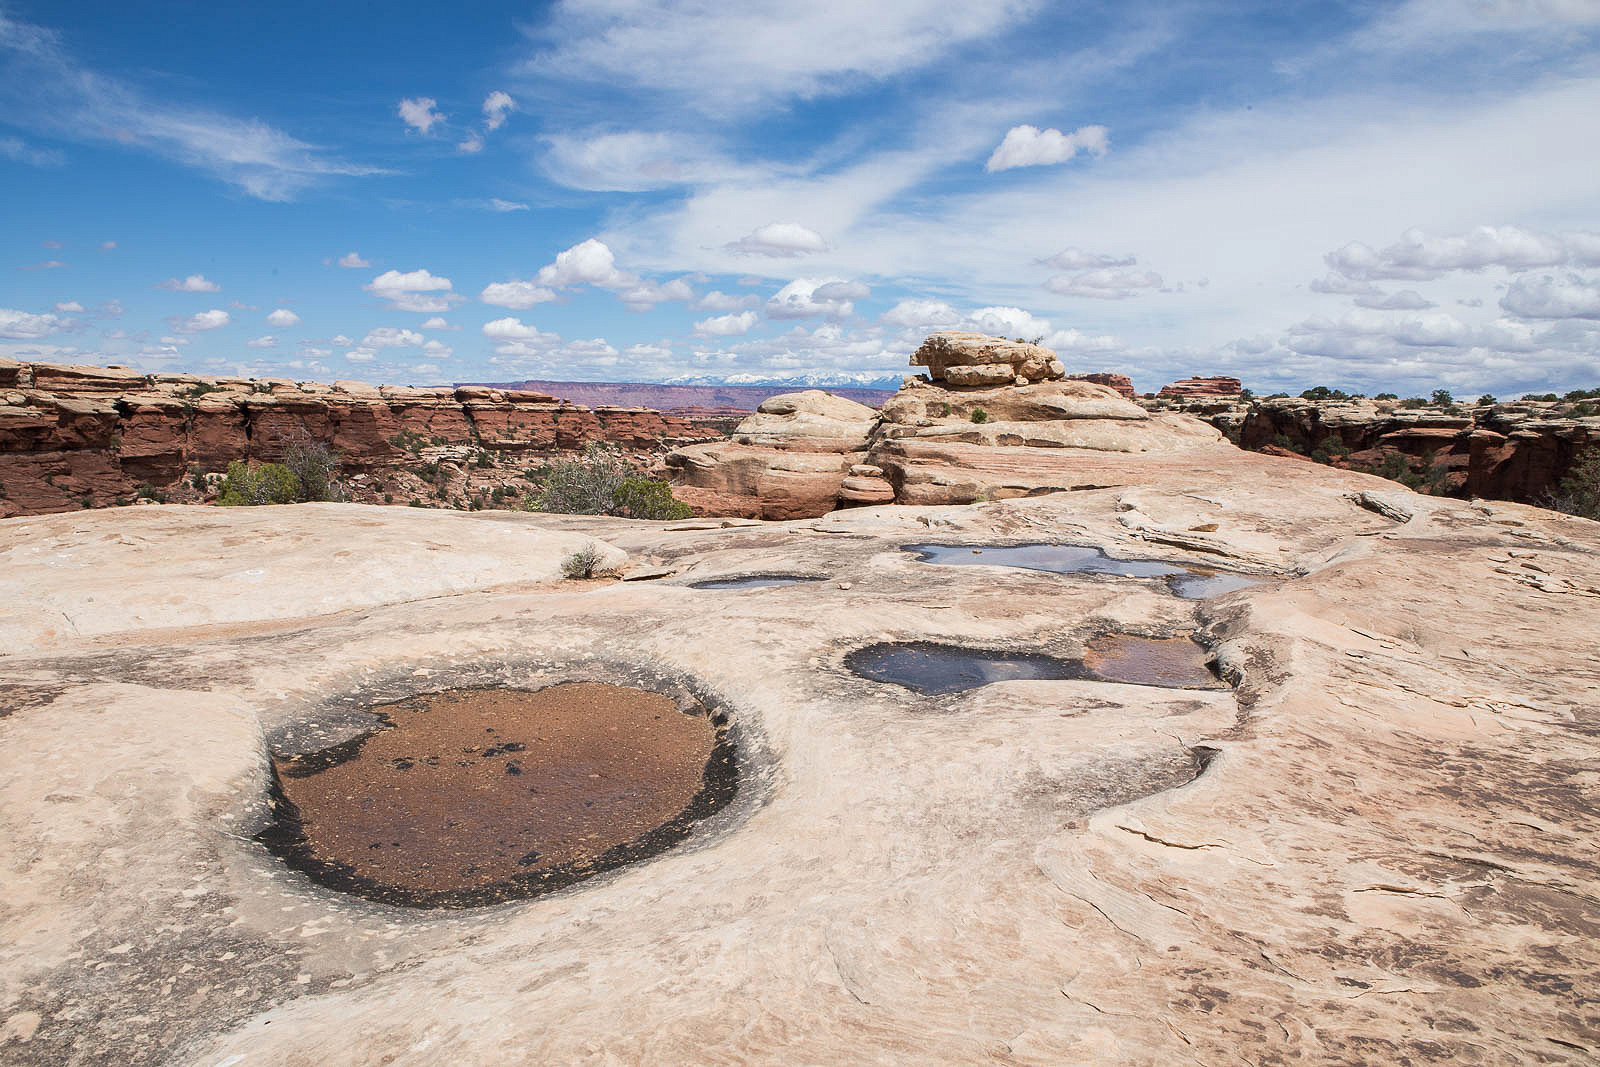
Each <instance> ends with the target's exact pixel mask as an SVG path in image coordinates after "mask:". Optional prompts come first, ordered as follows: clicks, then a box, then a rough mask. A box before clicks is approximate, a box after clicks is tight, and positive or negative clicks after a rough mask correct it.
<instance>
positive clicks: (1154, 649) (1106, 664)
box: [1083, 634, 1225, 689]
mask: <svg viewBox="0 0 1600 1067" xmlns="http://www.w3.org/2000/svg"><path fill="white" fill-rule="evenodd" d="M1083 665H1084V667H1085V668H1086V669H1087V670H1088V671H1089V672H1090V673H1091V674H1092V675H1093V676H1094V677H1096V678H1102V679H1104V680H1106V681H1111V682H1131V683H1133V684H1134V685H1159V686H1164V687H1167V688H1169V689H1195V688H1201V687H1204V688H1225V683H1223V682H1221V681H1220V680H1218V678H1217V676H1216V674H1214V673H1213V672H1212V670H1211V667H1210V664H1209V656H1208V655H1207V654H1206V650H1205V649H1204V648H1203V647H1201V646H1200V645H1198V644H1196V643H1195V642H1194V640H1193V639H1192V638H1189V637H1138V636H1135V635H1133V634H1104V635H1102V636H1100V637H1096V638H1094V639H1092V640H1091V641H1089V642H1088V643H1087V644H1085V645H1084V647H1083Z"/></svg>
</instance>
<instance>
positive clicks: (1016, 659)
mask: <svg viewBox="0 0 1600 1067" xmlns="http://www.w3.org/2000/svg"><path fill="white" fill-rule="evenodd" d="M844 665H845V668H846V669H847V670H849V671H851V672H852V673H854V674H857V675H860V676H861V677H863V678H866V679H869V680H870V681H874V682H888V683H890V684H892V685H898V686H903V687H905V688H906V689H910V690H912V691H913V692H916V693H922V694H925V695H928V696H942V695H945V694H949V693H961V692H965V691H966V690H968V689H977V688H979V687H981V686H985V685H992V684H993V683H995V682H1018V681H1039V680H1062V679H1065V680H1068V681H1096V682H1125V683H1128V684H1130V685H1154V686H1162V687H1165V688H1171V689H1196V688H1226V684H1225V683H1223V682H1221V681H1219V680H1218V679H1217V677H1216V675H1215V674H1214V673H1213V672H1212V670H1211V668H1210V666H1209V665H1208V656H1207V654H1206V650H1205V649H1204V648H1202V647H1201V646H1200V645H1198V644H1196V643H1195V641H1194V640H1193V639H1192V638H1190V637H1187V636H1180V637H1164V638H1163V637H1139V636H1135V635H1132V634H1120V633H1112V634H1103V635H1101V636H1099V637H1096V638H1093V639H1091V640H1090V641H1089V642H1088V643H1087V644H1086V645H1085V646H1084V656H1083V659H1082V660H1072V659H1063V658H1061V657H1058V656H1051V655H1047V654H1045V653H1042V652H1004V651H1000V650H998V649H989V648H967V647H965V646H962V645H949V644H942V643H939V642H936V641H904V642H892V641H886V642H880V643H878V644H874V645H868V646H866V647H865V648H859V649H856V650H855V651H854V652H851V653H850V654H849V655H847V656H845V659H844Z"/></svg>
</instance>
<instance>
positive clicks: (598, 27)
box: [0, 0, 1600, 396]
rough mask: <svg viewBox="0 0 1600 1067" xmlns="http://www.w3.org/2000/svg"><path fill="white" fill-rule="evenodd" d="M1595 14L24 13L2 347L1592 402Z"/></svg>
mask: <svg viewBox="0 0 1600 1067" xmlns="http://www.w3.org/2000/svg"><path fill="white" fill-rule="evenodd" d="M1597 44H1600V0H1399V2H1388V3H1380V2H1367V3H1353V4H1333V3H1314V4H1313V3H1293V2H1288V3H1283V2H1280V3H1267V4H1260V5H1251V4H1245V3H1216V2H1210V3H1203V2H1197V3H1164V4H1153V3H1152V4H1127V3H1082V4H1047V3H1038V2H1032V0H1001V2H995V3H982V2H976V3H968V4H964V5H952V4H948V3H944V2H940V0H880V2H877V3H873V4H861V3H828V2H822V3H814V4H810V5H799V4H793V3H781V2H777V0H749V2H746V3H742V4H738V5H730V4H721V3H713V2H710V0H698V2H664V0H656V2H645V0H577V2H569V3H560V4H554V5H537V4H519V5H497V4H493V3H478V4H472V5H462V6H460V7H450V6H448V5H447V6H446V7H443V8H441V7H439V6H437V5H416V6H415V7H409V6H405V7H393V6H391V7H386V8H384V9H382V10H378V9H373V8H368V7H361V6H356V5H345V4H328V3H321V4H314V5H313V4H296V3H278V4H274V5H271V6H270V7H261V6H257V5H250V6H246V5H213V6H211V7H209V8H205V7H202V6H201V5H193V4H191V3H175V2H153V3H146V4H140V5H128V4H110V3H76V4H71V5H68V4H62V3H39V2H20V0H0V219H3V222H4V225H3V226H0V249H3V257H4V258H3V260H0V286H3V288H0V355H5V356H9V357H11V358H16V359H41V360H51V361H56V362H86V363H120V364H124V365H128V366H135V367H140V368H144V369H149V370H170V371H189V372H197V373H209V374H238V373H242V374H247V375H252V376H283V377H290V378H296V379H316V380H334V379H340V378H356V379H362V380H366V381H381V382H397V383H399V382H409V383H416V384H429V383H439V382H450V381H482V380H497V381H498V380H512V379H521V378H557V379H568V380H616V381H662V380H672V379H683V378H690V379H702V378H703V379H715V380H733V381H740V380H752V379H764V378H786V377H791V376H798V375H803V374H812V375H820V376H823V377H824V378H828V379H831V380H835V381H839V382H844V381H848V380H851V379H857V380H866V379H878V378H884V377H896V376H898V375H900V374H902V373H909V368H907V365H906V357H907V355H908V354H909V353H910V352H911V351H912V349H914V348H915V347H916V345H917V343H918V342H919V341H920V339H921V338H922V337H923V336H924V335H925V334H927V333H929V332H932V331H933V330H936V329H951V328H967V329H979V330H984V331H986V332H993V333H1003V334H1006V335H1009V336H1023V337H1029V338H1032V337H1041V336H1042V337H1044V338H1045V339H1046V342H1047V343H1049V344H1051V345H1052V346H1053V347H1055V348H1056V349H1057V350H1058V352H1060V354H1061V356H1062V358H1063V360H1064V361H1065V362H1066V363H1067V364H1068V366H1069V368H1071V369H1072V370H1075V371H1094V370H1115V371H1122V372H1125V373H1129V374H1131V375H1132V376H1133V377H1134V380H1135V383H1136V385H1138V387H1139V388H1141V389H1155V388H1158V387H1159V386H1161V385H1162V384H1164V383H1165V382H1167V381H1170V380H1172V379H1174V378H1177V377H1183V376H1187V375H1190V374H1234V375H1237V376H1239V377H1241V378H1243V379H1245V381H1246V382H1247V383H1248V384H1250V385H1252V386H1254V387H1255V388H1256V389H1257V390H1258V391H1263V392H1265V391H1271V390H1275V389H1293V390H1298V389H1300V388H1304V387H1306V386H1309V385H1314V384H1330V385H1338V386H1344V387H1346V388H1360V389H1364V390H1367V391H1378V390H1381V389H1389V390H1393V391H1395V392H1402V393H1410V392H1417V391H1425V390H1427V389H1432V388H1435V387H1445V388H1449V389H1451V390H1453V391H1454V392H1456V393H1457V394H1458V395H1469V394H1470V395H1476V394H1477V393H1479V392H1483V391H1489V392H1495V393H1498V394H1501V395H1508V396H1509V395H1515V394H1516V393H1518V392H1521V391H1525V390H1534V391H1543V390H1545V389H1550V388H1554V389H1566V388H1572V387H1576V386H1591V385H1596V384H1600V177H1597V176H1600V49H1597Z"/></svg>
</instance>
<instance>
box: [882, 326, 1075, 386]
mask: <svg viewBox="0 0 1600 1067" xmlns="http://www.w3.org/2000/svg"><path fill="white" fill-rule="evenodd" d="M911 365H912V366H913V367H927V368H928V377H929V378H931V379H932V380H933V381H935V382H942V383H944V384H946V385H949V386H952V387H955V388H960V387H962V386H989V385H1009V384H1012V383H1013V382H1014V383H1015V384H1017V385H1023V384H1026V383H1027V382H1037V381H1044V380H1047V379H1056V378H1061V377H1064V376H1065V375H1066V373H1067V369H1066V367H1065V366H1063V365H1062V363H1061V361H1060V360H1059V359H1057V358H1056V354H1055V352H1054V351H1052V350H1051V349H1048V348H1046V347H1044V346H1043V345H1039V344H1031V343H1029V342H1027V341H1009V340H1007V339H1006V338H1004V337H990V336H988V335H987V334H981V333H964V332H961V331H959V330H948V331H945V332H943V333H936V334H932V335H930V336H929V337H928V339H927V340H926V341H923V342H922V346H921V347H920V348H918V349H917V350H916V351H915V352H913V353H912V354H911Z"/></svg>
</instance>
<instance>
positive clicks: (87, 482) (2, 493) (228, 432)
mask: <svg viewBox="0 0 1600 1067" xmlns="http://www.w3.org/2000/svg"><path fill="white" fill-rule="evenodd" d="M717 436H718V434H717V433H715V432H714V431H708V430H706V429H705V428H703V427H701V426H698V425H696V424H695V423H693V422H691V421H689V420H688V419H684V418H679V417H676V416H671V415H663V414H662V413H660V412H657V411H650V410H647V409H642V408H620V407H601V408H592V409H591V408H586V407H581V406H578V405H574V404H569V403H567V402H565V401H560V400H557V399H555V398H554V397H550V396H546V395H544V394H541V393H535V392H528V391H520V390H501V389H492V388H488V387H483V386H465V387H462V388H459V389H457V388H450V387H448V386H446V387H440V388H422V389H418V388H407V387H401V386H372V385H367V384H365V383H362V382H335V383H333V385H331V386H329V385H320V384H316V383H309V382H298V383H297V382H292V381H288V380H284V379H248V380H247V379H241V378H200V377H195V376H192V375H183V374H154V375H149V374H144V373H142V372H139V371H133V370H127V369H125V368H119V367H67V366H57V365H53V364H46V363H16V362H13V361H10V360H0V517H9V516H13V515H33V514H41V513H45V512H52V511H67V510H73V509H77V508H81V507H86V506H87V507H98V506H104V505H107V504H111V503H113V502H115V501H116V500H118V499H119V498H128V497H131V496H132V495H133V494H134V493H136V492H137V491H138V489H139V488H140V487H141V486H144V485H149V486H153V487H154V488H156V489H163V488H165V487H168V486H172V485H174V484H177V483H180V482H182V481H183V480H184V479H185V478H187V477H189V476H191V475H193V474H194V473H196V472H198V471H202V470H212V471H215V470H222V469H225V468H226V467H227V465H228V463H229V462H230V461H232V460H236V459H250V460H266V461H272V460H277V459H279V458H281V457H282V455H283V452H284V450H285V449H286V448H287V447H288V445H289V444H290V442H292V441H294V440H297V439H301V440H310V441H317V442H323V443H326V444H328V445H330V446H331V447H332V448H333V449H334V450H335V451H337V452H338V453H339V454H340V456H341V457H342V461H343V465H344V469H345V472H346V473H347V474H349V473H358V472H365V471H374V470H382V469H384V468H387V467H396V466H399V465H401V464H402V463H404V462H406V461H408V460H411V459H413V458H414V457H413V456H412V455H411V454H410V453H408V452H407V451H406V448H405V445H406V443H407V442H408V439H409V440H417V439H421V440H426V441H427V442H429V443H431V444H434V445H440V446H444V445H456V446H471V447H475V448H481V449H485V450H488V451H489V452H490V453H491V454H499V455H507V454H512V455H517V454H523V453H530V454H537V453H550V452H563V451H576V450H580V449H582V448H583V447H584V446H585V445H587V444H589V443H590V442H592V441H603V442H609V443H614V444H617V445H620V446H622V447H624V448H627V449H632V450H637V451H657V450H661V449H664V448H669V447H676V446H679V445H683V444H687V443H692V442H695V441H704V440H707V439H714V438H716V437H717Z"/></svg>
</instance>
